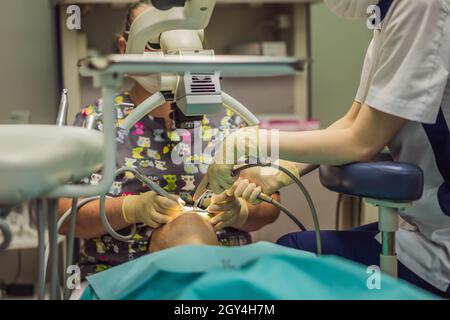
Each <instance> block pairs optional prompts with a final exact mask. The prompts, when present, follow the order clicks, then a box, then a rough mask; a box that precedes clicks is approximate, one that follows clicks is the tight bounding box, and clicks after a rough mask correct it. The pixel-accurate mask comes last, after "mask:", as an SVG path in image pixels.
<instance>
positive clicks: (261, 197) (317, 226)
mask: <svg viewBox="0 0 450 320" xmlns="http://www.w3.org/2000/svg"><path fill="white" fill-rule="evenodd" d="M253 167H272V168H275V169H278V170H280V171H281V172H283V173H284V174H286V175H288V176H289V178H291V179H292V181H294V182H295V184H297V186H298V187H299V188H300V190H301V191H302V192H303V195H304V196H305V198H306V201H307V203H308V206H309V209H310V212H311V216H312V219H313V223H314V231H315V235H316V246H317V251H316V252H317V255H321V254H322V240H321V237H320V224H319V218H318V216H317V210H316V207H315V205H314V202H313V200H312V198H311V196H310V194H309V192H308V190H307V189H306V188H305V186H304V185H303V183H302V182H301V181H300V179H298V178H297V177H296V176H295V175H294V174H292V173H291V172H290V171H289V170H287V169H286V168H284V167H282V166H279V165H275V164H273V163H256V164H246V165H243V166H241V167H239V168H236V169H234V170H233V171H232V175H233V176H238V175H239V173H240V172H241V171H244V170H246V169H249V168H253ZM315 167H316V166H314V165H312V166H308V167H307V170H305V171H304V172H302V173H303V174H307V173H309V172H311V171H313V170H314V168H315ZM258 199H259V200H261V201H264V202H267V203H271V204H272V205H274V206H275V207H277V208H278V209H280V210H281V211H282V212H283V213H285V214H286V215H287V216H288V217H289V218H290V219H291V220H292V221H294V223H295V224H296V225H297V226H298V227H299V228H300V230H302V231H306V228H305V226H304V225H303V224H302V223H301V222H300V221H299V220H298V219H297V218H296V216H295V215H294V214H293V213H292V212H291V211H290V210H289V209H288V208H286V207H285V206H284V205H282V204H281V203H280V202H278V201H276V200H275V199H273V198H272V197H270V196H268V195H266V194H264V193H263V192H261V193H260V194H259V195H258Z"/></svg>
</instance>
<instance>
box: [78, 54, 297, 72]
mask: <svg viewBox="0 0 450 320" xmlns="http://www.w3.org/2000/svg"><path fill="white" fill-rule="evenodd" d="M304 64H305V63H304V60H301V59H296V58H290V57H263V56H175V55H174V56H173V57H170V56H143V55H139V54H127V55H106V56H98V57H89V58H85V59H83V60H80V62H79V67H80V73H81V74H82V75H83V76H94V75H95V74H98V73H110V74H111V73H112V74H122V73H130V74H148V73H160V72H164V73H178V74H181V73H184V72H186V70H189V71H190V72H196V73H211V72H220V73H221V75H222V76H225V77H232V76H239V77H269V76H284V75H296V74H298V73H299V72H302V71H304Z"/></svg>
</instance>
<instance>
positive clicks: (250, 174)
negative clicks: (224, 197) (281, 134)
mask: <svg viewBox="0 0 450 320" xmlns="http://www.w3.org/2000/svg"><path fill="white" fill-rule="evenodd" d="M275 165H277V166H281V167H283V168H286V169H287V170H289V172H290V173H292V174H293V175H294V176H295V177H296V178H298V179H300V172H299V169H298V165H297V164H296V163H294V162H290V161H285V160H277V161H275ZM240 177H241V178H243V179H248V180H249V181H250V182H253V183H254V184H256V185H257V186H260V187H261V189H262V192H264V193H265V194H267V195H269V196H270V195H271V194H273V193H275V192H277V191H278V190H280V189H282V188H283V187H286V186H288V185H290V184H292V183H294V181H293V180H292V179H291V178H290V177H289V176H288V175H287V174H285V173H284V172H282V171H280V170H278V169H275V168H272V167H253V168H249V169H245V170H243V171H241V173H240Z"/></svg>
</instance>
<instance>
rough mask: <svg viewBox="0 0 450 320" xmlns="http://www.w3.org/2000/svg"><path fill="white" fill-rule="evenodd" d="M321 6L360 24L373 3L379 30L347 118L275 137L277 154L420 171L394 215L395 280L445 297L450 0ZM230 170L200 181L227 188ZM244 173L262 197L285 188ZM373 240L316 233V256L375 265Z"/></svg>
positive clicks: (366, 230) (311, 247) (371, 0)
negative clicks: (412, 198) (397, 223)
mask: <svg viewBox="0 0 450 320" xmlns="http://www.w3.org/2000/svg"><path fill="white" fill-rule="evenodd" d="M325 3H326V5H327V6H328V8H329V9H330V10H332V11H333V12H335V13H336V14H337V15H339V16H341V17H344V18H347V19H360V18H361V19H367V17H368V14H367V12H368V8H369V6H371V5H378V6H379V8H380V9H381V10H380V11H381V13H382V16H381V17H380V18H381V19H380V20H381V24H380V25H379V26H378V27H379V28H375V30H374V36H373V40H372V42H371V44H370V47H369V48H368V51H367V55H366V58H365V63H364V67H363V71H362V75H361V82H360V85H359V88H358V91H357V94H356V98H355V99H354V102H353V104H352V106H351V108H350V109H349V111H348V112H347V114H346V115H345V116H344V117H342V118H341V119H339V120H338V121H336V122H335V123H334V124H333V125H331V126H330V127H329V128H327V129H325V130H317V131H311V132H281V133H280V134H279V151H280V158H281V159H283V160H289V161H295V162H298V163H312V164H324V165H343V164H348V163H352V162H360V161H370V160H371V159H373V158H374V157H375V156H376V155H377V154H378V153H379V152H380V151H381V150H382V149H383V148H384V147H385V146H388V147H389V149H390V152H391V154H392V156H393V158H394V160H395V161H402V162H409V163H413V164H416V165H417V166H419V167H420V168H421V169H422V170H423V172H424V178H425V181H424V190H423V191H424V192H423V196H422V198H421V199H420V200H418V201H417V202H415V203H414V206H413V207H412V208H411V209H407V210H404V211H401V212H400V213H401V217H402V218H403V220H404V223H403V226H402V227H401V229H400V230H399V231H398V232H397V239H398V242H397V252H398V258H399V261H400V263H399V270H398V275H399V277H400V278H402V279H405V280H407V281H409V282H411V283H413V284H415V285H416V286H419V287H421V288H424V289H426V290H429V291H431V292H434V293H436V294H439V295H441V296H444V297H447V298H450V288H449V284H450V130H449V125H450V81H449V74H450V0H381V1H378V0H325ZM349 50H351V48H349ZM241 130H242V129H241ZM245 130H251V129H248V128H247V129H245ZM253 130H254V131H255V134H257V135H258V136H259V141H267V139H270V138H269V136H270V134H269V132H268V131H265V130H258V129H257V128H253ZM241 135H242V132H239V131H238V132H236V133H234V134H233V135H232V136H229V137H227V139H226V140H225V143H224V145H227V146H228V144H232V145H233V147H234V148H236V149H237V150H238V152H239V148H240V149H242V148H243V147H242V144H239V143H236V142H234V141H235V140H233V139H234V138H236V137H239V136H241ZM253 143H254V144H257V141H256V140H255V141H253ZM269 146H270V144H269ZM261 147H263V146H261ZM240 151H241V152H244V153H245V150H240ZM301 166H303V164H299V165H298V167H301ZM232 169H233V165H231V164H227V163H220V162H219V161H217V162H216V163H215V164H213V165H211V166H210V167H209V172H208V174H207V178H208V179H209V183H210V186H211V187H212V188H213V190H214V191H215V192H217V193H218V192H222V191H223V190H226V189H228V188H229V187H230V184H231V183H232V182H233V179H230V176H231V170H232ZM246 171H247V173H246V176H247V177H249V176H251V178H250V180H252V181H253V182H255V183H256V184H258V185H260V186H261V187H262V190H263V192H265V193H267V194H271V193H273V192H274V191H276V190H278V189H280V188H282V187H284V186H286V185H287V184H289V183H291V181H290V180H289V179H286V176H284V177H283V175H281V174H278V175H277V176H267V174H266V175H262V174H260V171H259V169H251V170H246ZM293 171H296V170H293ZM244 172H245V171H244ZM376 234H377V227H376V225H369V226H363V227H360V228H358V229H356V230H350V231H327V232H323V234H322V241H323V250H324V253H326V254H335V255H339V256H342V257H344V258H347V259H351V260H354V261H356V262H359V263H363V264H366V265H376V264H378V260H379V256H378V253H379V252H380V244H379V243H378V241H377V240H376V239H375V235H376ZM279 243H280V244H282V245H286V246H290V247H294V248H298V249H301V250H307V251H315V242H314V236H313V234H311V233H310V232H301V233H295V234H290V235H287V236H284V237H283V238H281V239H280V240H279Z"/></svg>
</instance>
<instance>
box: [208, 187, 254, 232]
mask: <svg viewBox="0 0 450 320" xmlns="http://www.w3.org/2000/svg"><path fill="white" fill-rule="evenodd" d="M211 200H212V203H213V204H212V205H210V206H209V207H208V212H209V213H211V214H212V215H213V218H212V219H211V221H210V222H211V224H212V225H213V226H214V230H220V229H223V228H226V227H233V228H238V229H239V228H240V227H242V226H243V225H244V224H245V222H246V221H247V219H248V206H247V203H246V201H245V200H244V199H240V198H238V197H235V196H229V195H228V194H227V193H221V194H219V195H214V196H213V197H212V199H211Z"/></svg>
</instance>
